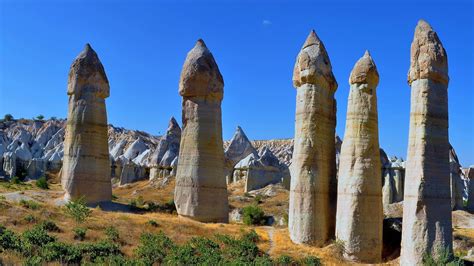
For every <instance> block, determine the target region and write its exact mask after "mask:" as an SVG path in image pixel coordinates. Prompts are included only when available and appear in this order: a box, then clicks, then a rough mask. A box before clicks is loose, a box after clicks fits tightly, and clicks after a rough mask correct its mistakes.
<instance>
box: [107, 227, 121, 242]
mask: <svg viewBox="0 0 474 266" xmlns="http://www.w3.org/2000/svg"><path fill="white" fill-rule="evenodd" d="M105 235H106V236H107V239H108V240H110V241H112V242H116V241H118V240H119V239H120V235H119V232H118V230H117V228H115V227H113V226H109V227H107V228H105Z"/></svg>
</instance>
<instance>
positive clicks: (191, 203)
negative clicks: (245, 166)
mask: <svg viewBox="0 0 474 266" xmlns="http://www.w3.org/2000/svg"><path fill="white" fill-rule="evenodd" d="M223 88H224V81H223V79H222V76H221V73H220V72H219V68H218V67H217V64H216V62H215V61H214V57H213V56H212V54H211V52H210V51H209V50H208V49H207V47H206V45H205V44H204V42H203V41H202V40H199V41H197V43H196V45H195V46H194V48H193V49H192V50H191V51H190V52H189V53H188V55H187V57H186V61H185V62H184V66H183V70H182V72H181V77H180V82H179V94H180V95H181V96H182V97H183V102H182V108H183V131H182V134H181V145H180V149H179V161H178V170H177V172H176V188H175V193H174V199H175V204H176V209H177V212H178V214H179V215H181V216H185V217H189V218H191V219H195V220H198V221H202V222H227V221H228V219H229V205H228V198H227V185H226V180H225V175H224V150H223V141H222V121H221V101H222V98H223V96H224V90H223Z"/></svg>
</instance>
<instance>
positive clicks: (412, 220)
mask: <svg viewBox="0 0 474 266" xmlns="http://www.w3.org/2000/svg"><path fill="white" fill-rule="evenodd" d="M447 60H448V58H447V55H446V51H445V50H444V47H443V45H442V44H441V41H440V40H439V38H438V35H437V34H436V32H435V31H433V29H432V28H431V26H430V25H429V24H428V23H427V22H425V21H423V20H420V21H419V22H418V25H417V26H416V29H415V34H414V39H413V42H412V44H411V64H410V70H409V72H408V83H409V84H410V85H411V111H410V134H409V141H408V156H407V161H406V176H405V195H404V202H403V232H402V248H401V257H400V264H401V265H421V264H422V259H423V256H424V255H425V254H431V255H432V256H433V257H438V254H439V252H442V251H448V252H452V238H453V236H452V218H451V200H450V199H451V195H450V193H451V192H450V181H449V172H450V167H449V146H450V145H449V139H448V91H447V88H448V81H449V77H448V61H447Z"/></svg>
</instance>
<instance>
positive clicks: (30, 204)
mask: <svg viewBox="0 0 474 266" xmlns="http://www.w3.org/2000/svg"><path fill="white" fill-rule="evenodd" d="M20 205H21V206H22V207H25V208H27V209H31V210H37V209H39V208H40V207H41V205H40V204H39V203H38V202H36V201H34V200H25V199H22V200H20Z"/></svg>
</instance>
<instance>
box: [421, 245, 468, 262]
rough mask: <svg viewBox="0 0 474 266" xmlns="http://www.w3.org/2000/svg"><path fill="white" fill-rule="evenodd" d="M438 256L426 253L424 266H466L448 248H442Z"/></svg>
mask: <svg viewBox="0 0 474 266" xmlns="http://www.w3.org/2000/svg"><path fill="white" fill-rule="evenodd" d="M437 253H438V254H437V255H438V256H437V257H434V256H433V255H432V254H430V253H425V254H424V255H423V265H424V266H444V265H447V266H458V265H459V266H461V265H464V264H463V262H462V261H461V260H460V259H459V258H456V257H455V256H454V255H453V254H452V253H451V252H450V251H449V249H447V248H441V249H440V250H438V252H437Z"/></svg>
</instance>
